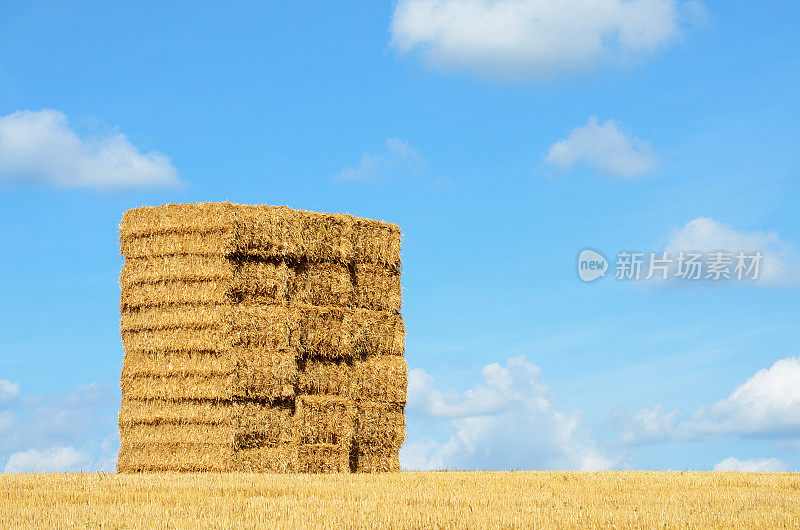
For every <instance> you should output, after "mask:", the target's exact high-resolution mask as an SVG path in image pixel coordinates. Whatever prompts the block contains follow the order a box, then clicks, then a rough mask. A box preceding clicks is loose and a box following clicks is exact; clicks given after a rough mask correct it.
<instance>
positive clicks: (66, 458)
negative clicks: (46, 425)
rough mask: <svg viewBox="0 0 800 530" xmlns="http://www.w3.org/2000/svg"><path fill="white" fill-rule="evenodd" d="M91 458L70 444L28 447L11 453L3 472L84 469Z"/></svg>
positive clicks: (52, 471) (45, 471)
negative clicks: (25, 449) (42, 447)
mask: <svg viewBox="0 0 800 530" xmlns="http://www.w3.org/2000/svg"><path fill="white" fill-rule="evenodd" d="M90 460H91V458H90V456H89V455H88V454H86V453H83V452H80V451H77V450H76V449H75V448H74V447H72V446H65V447H51V448H49V449H45V450H38V449H28V450H27V451H19V452H17V453H13V454H12V455H11V456H10V457H9V459H8V462H7V463H6V465H5V468H4V469H3V471H4V472H5V473H54V472H66V471H84V470H86V468H87V467H88V466H89V462H90Z"/></svg>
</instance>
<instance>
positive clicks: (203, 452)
mask: <svg viewBox="0 0 800 530" xmlns="http://www.w3.org/2000/svg"><path fill="white" fill-rule="evenodd" d="M232 457H233V449H232V448H231V446H228V445H213V444H136V443H129V442H128V441H127V440H126V439H125V436H124V434H123V436H122V440H121V444H120V450H119V455H118V456H117V471H118V472H120V473H132V472H137V471H229V470H230V469H231V463H232V460H233V458H232Z"/></svg>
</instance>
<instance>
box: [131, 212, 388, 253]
mask: <svg viewBox="0 0 800 530" xmlns="http://www.w3.org/2000/svg"><path fill="white" fill-rule="evenodd" d="M120 235H121V237H120V242H121V248H122V253H123V255H124V256H125V257H128V258H131V257H150V256H164V255H171V254H207V255H223V256H225V255H231V254H240V255H250V256H259V257H264V258H277V259H283V260H297V259H302V258H305V259H309V260H311V261H339V262H342V263H350V262H354V263H360V262H366V263H377V264H381V265H386V266H389V267H392V268H399V266H400V242H401V241H400V238H401V236H400V229H399V227H397V226H396V225H393V224H391V223H384V222H380V221H375V220H372V219H361V218H357V217H353V216H350V215H344V214H322V213H316V212H305V211H301V210H292V209H290V208H287V207H285V206H277V207H276V206H247V205H233V204H223V205H218V206H209V205H207V204H185V205H169V206H165V207H155V208H149V207H144V208H136V209H134V210H130V211H128V212H126V213H125V215H124V216H123V220H122V223H121V225H120Z"/></svg>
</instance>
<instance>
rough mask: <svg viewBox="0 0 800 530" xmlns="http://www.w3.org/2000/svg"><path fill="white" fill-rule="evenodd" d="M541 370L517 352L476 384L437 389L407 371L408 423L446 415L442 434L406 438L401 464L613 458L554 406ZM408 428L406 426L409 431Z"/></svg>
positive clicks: (597, 463)
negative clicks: (444, 434) (446, 429)
mask: <svg viewBox="0 0 800 530" xmlns="http://www.w3.org/2000/svg"><path fill="white" fill-rule="evenodd" d="M540 372H541V370H540V369H539V367H538V366H536V365H535V364H533V363H531V362H528V361H527V360H526V359H525V357H524V356H521V357H515V358H513V359H510V360H509V361H508V363H507V364H506V366H500V365H499V364H496V363H492V364H489V365H486V366H485V367H484V368H483V370H482V373H481V375H482V377H483V382H482V383H481V384H479V385H477V386H475V387H474V388H471V389H469V390H467V391H465V392H441V391H439V390H436V388H435V386H434V380H433V378H432V377H431V376H430V375H428V374H427V373H425V372H424V371H423V370H420V369H413V370H410V372H409V396H408V406H407V411H408V414H409V418H410V419H409V422H410V423H411V422H413V421H414V418H415V417H416V416H421V417H422V418H448V419H449V438H448V439H447V440H446V441H443V442H439V441H435V440H431V439H422V440H416V441H414V440H410V441H409V442H407V443H406V444H405V445H404V446H403V448H402V449H401V453H400V455H401V463H402V464H403V466H404V467H405V468H408V469H439V468H457V469H509V468H524V469H534V468H549V469H553V468H555V469H587V470H588V469H608V468H610V467H611V466H612V465H613V464H614V462H613V460H612V459H611V458H610V457H609V456H608V455H606V454H604V452H603V451H601V450H600V449H599V448H598V447H597V446H596V445H595V443H594V442H593V441H592V440H591V438H590V436H589V434H588V432H587V431H586V430H585V429H583V428H582V427H581V416H580V415H579V414H572V415H569V414H564V413H562V412H559V411H557V410H555V408H554V407H553V405H552V403H551V401H550V399H549V397H548V394H549V389H548V387H547V386H546V385H544V384H543V383H541V381H540V380H539V375H540ZM412 431H413V429H412Z"/></svg>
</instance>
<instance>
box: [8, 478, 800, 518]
mask: <svg viewBox="0 0 800 530" xmlns="http://www.w3.org/2000/svg"><path fill="white" fill-rule="evenodd" d="M0 526H2V527H4V528H5V527H12V528H15V527H31V528H47V527H112V528H114V527H116V528H123V527H124V528H196V527H205V528H209V527H210V528H234V527H235V528H298V527H299V528H302V527H384V528H396V527H412V528H420V527H426V528H427V527H448V528H452V527H463V526H467V527H473V528H476V527H501V528H509V527H518V528H536V527H560V528H567V527H586V528H592V527H617V528H620V527H661V528H664V527H670V528H672V527H688V528H697V527H715V528H721V527H760V528H788V527H793V528H796V527H800V474H794V473H717V472H624V471H623V472H599V473H584V472H550V471H545V472H537V471H507V472H478V471H475V472H427V473H422V472H420V473H417V472H401V473H391V474H376V475H369V474H346V475H258V474H132V475H126V474H119V475H118V474H88V473H87V474H50V475H0Z"/></svg>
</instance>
